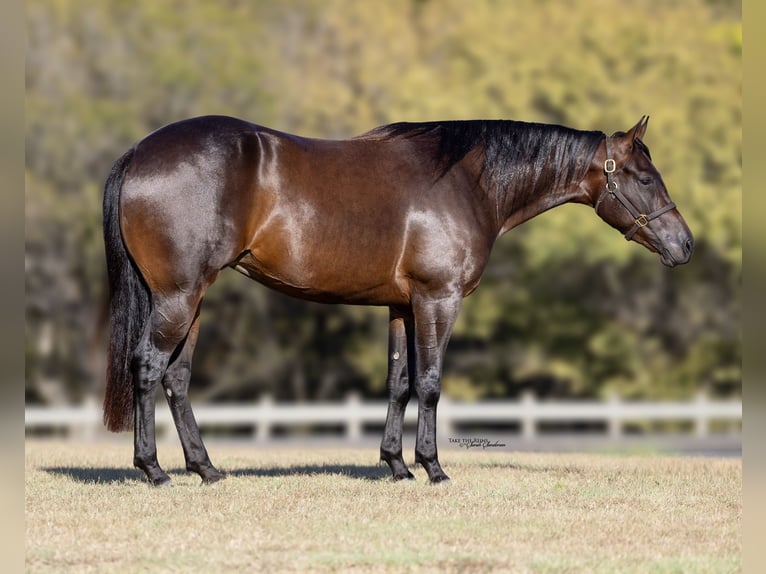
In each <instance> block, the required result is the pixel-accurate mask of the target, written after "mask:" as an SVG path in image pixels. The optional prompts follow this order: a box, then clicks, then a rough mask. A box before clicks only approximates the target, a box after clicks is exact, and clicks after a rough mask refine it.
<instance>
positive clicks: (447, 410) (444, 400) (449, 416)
mask: <svg viewBox="0 0 766 574" xmlns="http://www.w3.org/2000/svg"><path fill="white" fill-rule="evenodd" d="M453 416H454V413H453V410H452V401H451V400H450V398H449V397H448V396H446V395H442V396H441V398H440V399H439V415H438V416H437V417H436V434H437V436H443V437H450V436H454V434H455V425H454V422H453Z"/></svg>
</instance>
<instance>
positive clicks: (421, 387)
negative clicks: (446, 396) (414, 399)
mask: <svg viewBox="0 0 766 574" xmlns="http://www.w3.org/2000/svg"><path fill="white" fill-rule="evenodd" d="M417 391H418V400H419V402H420V404H421V405H422V406H423V407H426V408H434V407H436V404H437V403H438V402H439V397H440V396H441V375H440V373H439V371H438V370H437V369H428V370H426V372H425V373H423V374H422V375H421V376H420V377H419V378H418V385H417Z"/></svg>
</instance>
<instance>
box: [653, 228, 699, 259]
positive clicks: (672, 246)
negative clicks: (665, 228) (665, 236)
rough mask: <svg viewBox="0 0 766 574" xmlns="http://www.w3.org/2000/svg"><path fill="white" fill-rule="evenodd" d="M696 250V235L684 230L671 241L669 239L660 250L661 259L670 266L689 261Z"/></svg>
mask: <svg viewBox="0 0 766 574" xmlns="http://www.w3.org/2000/svg"><path fill="white" fill-rule="evenodd" d="M693 252H694V237H692V234H691V233H689V232H688V231H682V232H681V233H679V234H678V236H677V237H675V238H673V240H671V241H667V242H666V243H665V244H664V245H663V247H662V250H660V260H661V261H662V263H663V264H665V265H667V266H668V267H675V266H676V265H683V264H684V263H688V262H689V260H690V259H691V258H692V253H693Z"/></svg>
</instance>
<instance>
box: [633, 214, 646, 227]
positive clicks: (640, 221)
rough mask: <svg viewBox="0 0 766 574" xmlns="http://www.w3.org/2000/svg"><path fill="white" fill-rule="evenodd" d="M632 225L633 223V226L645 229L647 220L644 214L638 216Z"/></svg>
mask: <svg viewBox="0 0 766 574" xmlns="http://www.w3.org/2000/svg"><path fill="white" fill-rule="evenodd" d="M634 223H635V224H636V225H637V226H638V227H646V226H647V225H649V220H648V219H647V217H646V215H644V214H643V213H642V214H641V215H639V216H638V217H637V218H636V221H635V222H634Z"/></svg>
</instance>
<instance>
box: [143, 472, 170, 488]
mask: <svg viewBox="0 0 766 574" xmlns="http://www.w3.org/2000/svg"><path fill="white" fill-rule="evenodd" d="M149 484H151V485H152V486H155V487H157V488H169V487H171V486H173V481H172V480H171V479H170V477H169V476H167V475H165V476H160V477H159V478H155V479H149Z"/></svg>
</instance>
